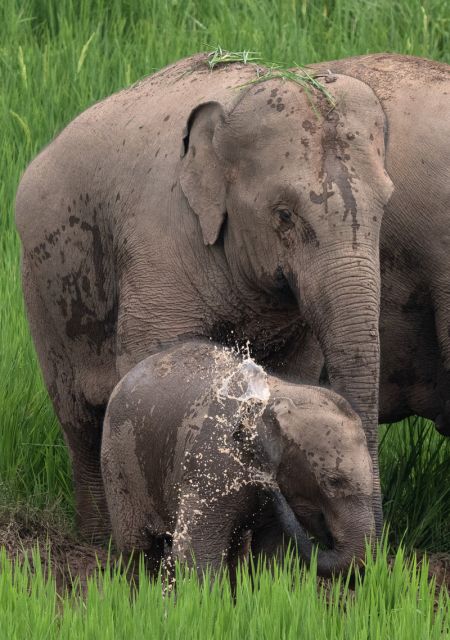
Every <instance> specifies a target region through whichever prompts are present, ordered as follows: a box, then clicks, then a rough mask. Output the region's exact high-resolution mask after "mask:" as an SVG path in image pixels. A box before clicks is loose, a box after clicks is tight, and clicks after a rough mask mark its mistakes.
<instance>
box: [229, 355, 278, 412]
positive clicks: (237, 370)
mask: <svg viewBox="0 0 450 640" xmlns="http://www.w3.org/2000/svg"><path fill="white" fill-rule="evenodd" d="M217 393H218V395H219V396H221V397H223V398H230V399H232V400H238V401H240V402H246V401H251V400H256V401H260V402H262V403H263V404H264V405H266V404H267V401H268V400H269V398H270V389H269V385H268V383H267V373H266V372H265V371H264V369H263V368H262V367H261V365H259V364H257V363H256V362H255V361H254V360H253V358H251V357H250V354H249V352H248V350H247V353H246V356H245V358H244V359H243V360H242V362H240V363H239V364H238V366H237V367H233V370H232V371H231V373H230V374H229V375H228V376H227V377H226V378H225V379H224V380H223V382H222V384H221V386H220V387H219V388H218V390H217Z"/></svg>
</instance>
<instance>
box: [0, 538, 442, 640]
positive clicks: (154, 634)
mask: <svg viewBox="0 0 450 640" xmlns="http://www.w3.org/2000/svg"><path fill="white" fill-rule="evenodd" d="M386 561H387V558H386V551H385V549H384V550H383V549H381V551H380V552H379V553H378V556H377V559H376V561H375V562H374V561H372V560H370V559H369V560H368V562H367V566H366V571H365V577H364V580H362V579H360V578H357V579H356V583H355V585H354V588H353V589H349V583H348V580H346V579H345V578H344V579H337V580H335V582H334V583H333V584H327V583H319V585H318V584H317V578H316V574H315V571H314V570H312V571H304V570H302V569H301V568H300V566H299V563H298V561H297V560H294V561H293V562H292V563H288V562H285V563H284V565H283V566H281V567H280V566H278V567H275V570H274V572H273V573H271V572H269V571H268V570H267V569H260V570H259V571H257V572H256V576H255V578H254V581H253V583H252V580H251V578H250V576H249V574H248V572H247V571H245V570H244V571H242V572H241V574H240V576H239V579H238V581H237V589H236V598H235V602H233V598H232V594H231V592H230V587H229V583H228V581H227V580H216V581H215V582H214V584H213V585H212V587H211V589H207V588H202V586H200V585H199V583H198V581H197V579H196V578H195V577H194V576H192V575H189V574H187V573H186V572H180V571H179V572H178V575H177V577H176V596H175V597H174V594H173V592H172V595H171V596H170V597H167V596H166V597H165V598H163V597H161V593H162V587H161V583H160V582H159V583H158V582H156V583H153V584H151V583H149V581H148V580H146V579H145V575H143V574H141V576H140V586H139V589H138V590H137V591H136V592H134V593H133V595H132V596H131V597H130V589H129V585H128V583H127V582H126V580H125V578H124V577H123V575H121V573H120V572H119V571H117V570H114V569H113V570H112V571H111V572H105V573H102V574H101V575H99V576H98V577H93V578H92V579H91V580H89V581H88V583H87V585H85V587H84V591H83V594H82V595H81V594H80V588H79V587H77V585H75V587H74V589H73V591H72V592H71V593H70V594H69V593H65V594H63V595H62V596H58V595H57V592H56V589H55V582H54V580H53V579H47V578H45V577H44V575H43V571H42V566H41V564H40V562H39V556H38V554H36V553H35V554H34V556H33V559H32V562H33V564H34V569H33V571H31V569H30V564H29V563H25V565H23V567H22V569H21V570H20V571H14V570H13V568H12V566H11V563H10V562H9V561H8V560H7V559H6V555H5V554H4V553H3V554H0V620H1V624H2V626H1V631H0V634H2V637H4V638H7V639H8V640H23V638H31V637H33V638H46V639H48V640H52V639H56V638H59V639H61V640H62V639H65V638H67V639H73V638H89V639H92V640H97V639H100V638H101V640H121V639H123V640H128V639H129V638H151V639H152V640H159V639H163V638H167V639H170V640H174V639H177V638H180V639H181V640H184V638H189V639H191V638H192V639H197V638H198V639H203V640H211V639H213V638H217V639H218V640H228V639H229V640H242V638H248V640H264V639H266V638H267V639H268V640H269V639H270V640H275V639H277V640H278V639H279V638H280V639H281V638H283V640H284V639H286V640H288V639H292V640H296V639H298V638H301V639H302V640H330V639H333V640H345V639H349V638H350V639H352V640H387V639H396V640H438V639H442V638H448V637H449V634H450V597H449V594H448V591H447V590H441V591H440V592H438V591H437V590H436V587H435V584H434V582H433V581H431V582H430V581H429V580H428V571H427V569H428V567H427V564H426V562H425V563H424V564H422V565H420V566H418V564H417V562H416V560H415V559H414V558H413V559H412V560H411V561H407V560H405V558H404V555H403V552H402V550H401V549H400V550H399V551H398V552H397V555H396V558H395V560H394V562H393V564H392V569H391V573H390V574H388V572H387V569H386Z"/></svg>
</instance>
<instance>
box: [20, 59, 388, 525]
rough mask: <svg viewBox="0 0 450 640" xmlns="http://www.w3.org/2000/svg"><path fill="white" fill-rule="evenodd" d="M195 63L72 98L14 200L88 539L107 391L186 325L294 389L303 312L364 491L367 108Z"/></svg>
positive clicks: (374, 206) (307, 369) (383, 176)
mask: <svg viewBox="0 0 450 640" xmlns="http://www.w3.org/2000/svg"><path fill="white" fill-rule="evenodd" d="M206 62H207V59H206V57H205V56H204V55H200V56H194V57H191V58H188V59H185V60H183V61H181V62H178V63H176V64H174V65H172V66H169V67H168V68H166V69H164V70H163V71H161V72H159V73H157V74H155V75H154V76H151V77H149V78H147V79H146V80H144V81H142V82H140V83H139V84H137V85H135V86H133V87H131V88H129V89H126V90H124V91H121V92H120V93H118V94H115V95H113V96H112V97H110V98H107V99H106V100H104V101H102V102H100V103H98V104H96V105H94V106H93V107H91V108H90V109H88V110H87V111H86V112H84V113H83V114H81V115H80V116H79V117H78V118H76V119H75V120H74V121H73V122H72V123H71V124H69V125H68V127H67V128H66V129H65V130H64V131H63V132H62V133H61V134H60V135H59V136H58V137H57V138H56V139H55V140H54V141H53V142H52V143H51V144H50V145H49V146H48V147H47V148H46V149H45V150H44V151H43V152H42V153H41V154H40V155H39V156H38V157H37V158H36V159H35V160H34V161H33V162H32V164H31V165H30V166H29V168H28V169H27V171H26V172H25V175H24V176H23V178H22V181H21V183H20V187H19V190H18V194H17V202H16V221H17V226H18V229H19V232H20V236H21V239H22V244H23V263H22V268H23V286H24V293H25V300H26V305H27V311H28V317H29V321H30V326H31V332H32V335H33V338H34V341H35V344H36V348H37V352H38V356H39V360H40V363H41V367H42V370H43V374H44V378H45V382H46V385H47V388H48V390H49V394H50V396H51V398H52V401H53V403H54V407H55V410H56V412H57V415H58V417H59V420H60V422H61V425H62V428H63V431H64V435H65V439H66V442H67V444H68V447H69V450H70V454H71V458H72V466H73V474H74V482H75V492H76V503H77V512H78V522H79V525H80V528H81V531H82V532H83V533H84V534H85V535H87V536H89V537H101V536H102V535H104V534H106V533H108V532H109V525H108V518H107V511H106V506H105V501H104V492H103V487H102V481H101V475H100V465H99V453H100V442H101V433H102V420H103V415H104V410H105V406H106V403H107V401H108V398H109V395H110V393H111V390H112V389H113V387H114V386H115V384H116V383H117V381H118V380H119V379H120V378H121V377H122V376H123V375H124V374H125V373H126V372H127V371H129V370H130V368H131V367H132V366H134V365H135V364H136V363H137V362H139V361H141V360H142V359H143V358H144V357H146V356H148V355H149V354H152V353H154V352H156V351H158V350H159V349H161V347H162V346H168V345H170V344H171V343H174V342H176V341H178V340H180V339H186V338H188V337H192V336H208V337H211V338H213V339H215V340H217V341H219V342H223V343H230V342H231V343H234V342H235V341H245V340H249V341H250V344H251V346H252V350H253V354H254V356H255V358H256V359H257V360H258V361H259V362H261V363H263V364H265V365H266V366H268V367H269V368H270V369H271V370H272V371H274V372H275V371H277V372H279V373H281V374H285V375H287V374H289V373H290V374H292V373H293V374H295V375H296V376H297V377H298V378H300V379H301V378H302V377H303V378H304V380H305V381H308V378H309V379H315V378H316V377H317V375H318V372H317V358H316V353H315V351H314V348H313V349H312V351H311V358H309V357H308V349H307V348H306V349H305V336H308V335H309V334H308V333H307V330H306V329H305V322H306V323H307V324H308V326H309V327H311V329H312V331H313V332H314V335H315V336H317V339H318V341H319V343H320V346H321V349H322V351H323V353H324V355H325V358H326V363H327V367H328V372H329V375H330V378H331V381H332V384H333V386H334V388H335V389H336V390H338V391H340V392H342V393H344V394H345V395H346V397H347V398H348V399H349V400H350V401H351V403H352V405H353V407H354V408H355V409H356V410H357V411H358V412H359V413H360V415H361V416H362V419H363V423H364V427H365V430H366V434H367V439H368V445H369V448H370V451H371V455H372V458H373V462H374V469H375V483H374V485H375V492H376V493H377V495H378V498H379V481H378V465H377V447H376V431H377V418H378V382H379V336H378V317H379V283H380V277H379V231H380V224H381V219H382V215H383V210H384V207H385V205H386V203H387V202H388V200H389V198H390V196H391V192H392V182H391V180H390V178H389V177H388V175H387V173H386V171H385V169H384V139H385V134H386V119H385V114H384V112H383V109H382V108H381V105H380V102H379V100H378V99H377V97H376V95H375V94H374V92H373V91H372V89H371V88H370V87H369V86H368V85H367V84H366V83H364V82H361V81H360V80H357V79H354V78H352V77H349V76H346V75H335V76H332V77H329V78H328V81H329V82H328V83H327V84H326V87H327V89H328V90H329V92H330V93H331V94H332V96H334V99H335V101H336V106H333V105H331V104H330V103H329V101H328V100H327V99H326V97H325V96H324V95H323V92H321V91H316V90H314V89H313V88H312V87H310V88H309V90H308V91H305V90H304V88H303V87H302V86H300V85H299V84H298V83H296V82H290V81H287V80H285V79H283V78H281V77H278V78H271V79H267V80H265V81H262V82H259V81H258V82H257V83H255V84H252V82H253V81H254V80H256V79H257V74H256V69H255V67H254V66H252V65H244V64H233V65H226V66H222V67H219V68H216V69H215V70H213V71H210V70H209V68H208V66H207V64H206ZM249 83H250V84H249ZM306 373H307V374H308V375H306ZM379 516H380V514H379Z"/></svg>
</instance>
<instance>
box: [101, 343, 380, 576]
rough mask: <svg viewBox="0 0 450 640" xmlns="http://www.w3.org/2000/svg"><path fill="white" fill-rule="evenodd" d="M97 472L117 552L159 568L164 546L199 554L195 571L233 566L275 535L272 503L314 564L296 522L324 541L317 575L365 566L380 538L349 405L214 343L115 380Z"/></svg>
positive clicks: (364, 453)
mask: <svg viewBox="0 0 450 640" xmlns="http://www.w3.org/2000/svg"><path fill="white" fill-rule="evenodd" d="M255 381H256V382H255ZM101 466H102V474H103V481H104V487H105V492H106V498H107V504H108V508H109V514H110V518H111V524H112V530H113V536H114V540H115V542H116V545H117V547H118V549H119V550H120V551H121V552H124V553H125V555H128V554H129V553H130V552H131V551H132V550H133V549H134V550H139V551H145V552H146V554H147V561H148V564H149V566H150V567H151V568H153V569H154V570H155V569H156V568H157V567H158V561H159V560H161V557H162V555H163V547H164V544H163V543H164V540H165V541H166V542H167V541H172V558H174V559H180V560H187V561H188V562H192V554H194V557H195V560H196V566H197V569H198V570H199V572H200V573H201V572H202V571H204V570H205V568H206V566H207V565H210V566H211V568H212V569H213V570H217V569H218V568H219V567H220V565H221V563H224V564H227V563H228V565H229V566H230V568H233V567H234V566H235V565H236V559H237V556H238V555H239V554H240V553H241V554H242V546H243V545H242V538H243V537H244V538H245V537H247V538H248V533H247V532H248V531H249V530H250V531H252V532H253V535H255V534H256V535H257V532H258V529H259V528H262V527H264V528H269V527H271V526H273V527H277V522H276V521H274V516H275V514H274V503H273V500H271V499H270V498H271V496H275V499H276V505H275V506H278V508H280V505H283V501H284V502H285V504H286V505H287V509H288V512H289V511H290V510H291V509H292V511H293V513H294V515H295V517H294V518H293V519H292V522H293V523H294V526H293V529H291V530H290V531H288V533H289V534H291V535H294V536H295V538H296V539H297V542H298V546H299V549H300V552H301V553H302V555H303V556H304V557H305V558H306V560H308V561H309V559H310V554H311V543H310V542H309V541H308V539H307V538H306V536H305V535H304V534H303V533H302V530H301V529H300V527H299V526H298V524H297V523H296V520H298V521H299V522H300V523H302V524H303V525H304V526H305V527H307V528H308V529H309V530H310V531H311V532H312V533H316V534H317V533H319V534H320V535H321V536H322V537H323V536H324V532H326V533H327V536H328V541H329V543H330V546H331V548H330V549H328V550H320V551H319V552H318V571H319V573H320V574H321V575H331V574H332V573H335V572H338V571H342V570H346V569H347V568H348V567H349V565H350V563H351V561H352V559H353V558H356V559H357V560H359V559H361V558H362V557H363V556H364V550H365V539H366V538H369V537H370V536H371V535H372V534H373V531H374V517H373V510H372V489H373V480H372V466H371V460H370V456H369V452H368V449H367V443H366V438H365V435H364V431H363V429H362V425H361V420H360V418H359V417H358V416H357V414H356V413H355V412H354V411H353V410H352V409H351V407H350V405H349V404H348V403H347V402H346V401H345V400H344V399H343V398H341V397H340V396H338V395H337V394H335V393H334V392H332V391H329V390H326V389H321V388H319V387H310V386H302V385H296V384H292V383H287V382H284V381H282V380H281V379H279V378H276V377H273V376H269V377H267V376H266V375H265V374H264V372H263V370H262V369H261V368H260V367H258V366H257V365H255V364H254V363H253V362H252V361H250V362H249V361H244V362H242V358H240V357H238V356H237V355H236V354H234V353H232V352H231V351H229V350H224V349H223V348H219V349H217V347H214V346H213V345H212V344H205V343H201V342H191V343H187V344H185V345H181V346H178V347H175V348H172V349H170V350H168V351H167V352H163V353H161V354H156V355H153V356H150V357H149V358H146V359H145V360H143V361H142V362H140V363H139V364H138V365H137V366H136V367H134V368H133V369H132V370H131V371H130V372H129V373H128V374H127V375H126V376H125V377H124V378H123V379H122V380H121V381H120V382H119V384H118V385H117V386H116V387H115V389H114V391H113V393H112V395H111V399H110V401H109V404H108V407H107V410H106V415H105V421H104V432H103V440H102V449H101ZM281 508H282V506H281ZM275 511H276V509H275Z"/></svg>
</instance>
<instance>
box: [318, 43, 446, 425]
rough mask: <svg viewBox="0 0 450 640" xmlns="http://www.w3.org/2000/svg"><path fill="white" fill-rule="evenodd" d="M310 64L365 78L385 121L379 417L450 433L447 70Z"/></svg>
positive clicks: (400, 64)
mask: <svg viewBox="0 0 450 640" xmlns="http://www.w3.org/2000/svg"><path fill="white" fill-rule="evenodd" d="M312 66H313V68H314V69H316V70H319V68H322V69H324V68H325V67H326V68H328V69H331V70H332V71H334V72H336V73H344V74H348V75H350V76H352V77H355V78H358V79H359V80H362V81H363V82H366V83H367V84H368V85H369V86H370V87H371V88H372V89H373V91H374V92H375V94H376V96H377V97H378V99H379V101H380V103H381V105H382V107H383V110H384V112H385V114H386V119H387V125H388V126H387V136H386V170H387V172H388V174H389V176H390V177H391V179H392V181H393V183H394V186H395V190H394V192H393V195H392V198H391V199H390V201H389V203H388V205H387V206H386V208H385V212H384V216H383V223H382V229H381V257H380V260H381V313H380V341H381V371H380V393H379V395H380V402H379V418H380V422H394V421H396V420H401V419H403V418H405V417H407V416H409V415H414V414H415V415H419V416H423V417H426V418H429V419H431V420H434V421H435V422H436V426H437V428H438V429H439V431H440V432H441V433H442V434H445V435H447V436H449V435H450V393H449V392H450V375H449V372H450V287H449V282H450V232H449V220H450V217H449V216H450V144H449V141H450V66H449V65H446V64H440V63H436V62H431V61H428V60H423V59H420V58H412V57H408V56H397V55H395V56H393V55H387V54H380V55H370V56H362V57H356V58H349V59H347V60H340V61H335V62H329V63H325V64H324V65H312ZM331 378H333V376H331Z"/></svg>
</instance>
